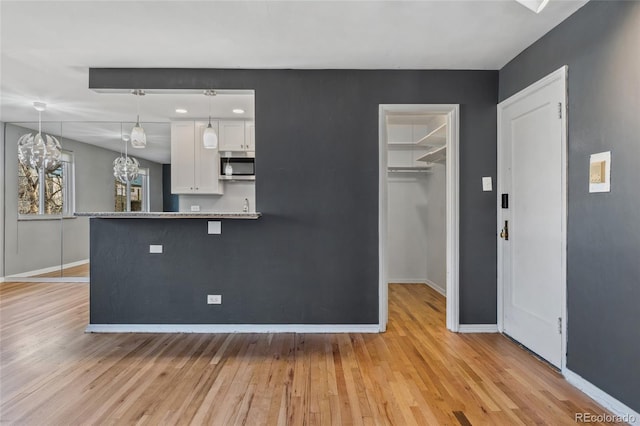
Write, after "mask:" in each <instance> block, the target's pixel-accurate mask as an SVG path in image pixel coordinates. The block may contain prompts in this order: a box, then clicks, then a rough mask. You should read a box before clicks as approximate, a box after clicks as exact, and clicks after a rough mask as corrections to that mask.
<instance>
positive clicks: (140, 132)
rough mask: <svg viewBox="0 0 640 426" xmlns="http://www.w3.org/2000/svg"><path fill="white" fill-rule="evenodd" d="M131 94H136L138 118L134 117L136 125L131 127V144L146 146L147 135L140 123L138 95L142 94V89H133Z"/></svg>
mask: <svg viewBox="0 0 640 426" xmlns="http://www.w3.org/2000/svg"><path fill="white" fill-rule="evenodd" d="M131 94H133V95H135V96H136V101H137V106H138V116H137V117H138V118H137V119H136V125H135V126H134V127H133V129H131V146H132V147H133V148H146V146H147V135H146V134H145V133H144V129H143V128H142V126H141V125H140V96H144V95H145V93H144V90H142V89H135V90H132V91H131Z"/></svg>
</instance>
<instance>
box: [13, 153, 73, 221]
mask: <svg viewBox="0 0 640 426" xmlns="http://www.w3.org/2000/svg"><path fill="white" fill-rule="evenodd" d="M60 166H61V167H62V176H63V180H62V184H63V185H62V213H59V214H57V213H56V214H54V213H45V214H40V213H35V214H25V213H18V221H29V220H59V219H75V218H76V216H74V213H75V211H76V167H75V155H74V154H73V151H65V150H63V151H62V161H61V165H60Z"/></svg>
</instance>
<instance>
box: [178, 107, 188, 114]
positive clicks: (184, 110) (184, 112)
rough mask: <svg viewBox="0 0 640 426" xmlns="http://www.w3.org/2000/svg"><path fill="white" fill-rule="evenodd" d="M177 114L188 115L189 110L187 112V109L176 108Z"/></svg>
mask: <svg viewBox="0 0 640 426" xmlns="http://www.w3.org/2000/svg"><path fill="white" fill-rule="evenodd" d="M176 112H177V113H178V114H186V113H187V110H186V109H184V108H176Z"/></svg>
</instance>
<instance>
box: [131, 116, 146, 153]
mask: <svg viewBox="0 0 640 426" xmlns="http://www.w3.org/2000/svg"><path fill="white" fill-rule="evenodd" d="M131 146H132V147H134V148H146V147H147V135H146V133H145V132H144V129H143V128H142V126H141V125H140V121H139V119H138V121H137V122H136V125H135V127H134V128H133V129H131Z"/></svg>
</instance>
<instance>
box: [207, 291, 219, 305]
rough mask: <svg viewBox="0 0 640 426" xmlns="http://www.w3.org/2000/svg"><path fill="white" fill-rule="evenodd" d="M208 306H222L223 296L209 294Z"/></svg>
mask: <svg viewBox="0 0 640 426" xmlns="http://www.w3.org/2000/svg"><path fill="white" fill-rule="evenodd" d="M207 305H222V295H221V294H207Z"/></svg>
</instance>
